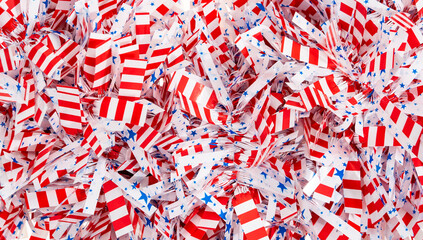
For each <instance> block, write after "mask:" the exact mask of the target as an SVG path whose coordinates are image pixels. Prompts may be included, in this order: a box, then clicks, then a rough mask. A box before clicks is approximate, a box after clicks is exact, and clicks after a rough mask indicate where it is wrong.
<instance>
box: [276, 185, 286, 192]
mask: <svg viewBox="0 0 423 240" xmlns="http://www.w3.org/2000/svg"><path fill="white" fill-rule="evenodd" d="M278 188H280V189H281V190H282V192H283V191H284V190H286V189H288V188H286V187H285V185H283V184H282V183H279V185H278Z"/></svg>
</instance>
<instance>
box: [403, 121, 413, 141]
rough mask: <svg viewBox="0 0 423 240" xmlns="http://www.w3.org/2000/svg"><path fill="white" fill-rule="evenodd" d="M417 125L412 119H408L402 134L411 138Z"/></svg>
mask: <svg viewBox="0 0 423 240" xmlns="http://www.w3.org/2000/svg"><path fill="white" fill-rule="evenodd" d="M415 124H416V123H415V122H414V121H413V120H411V118H409V117H407V120H406V121H405V124H404V128H403V129H402V132H403V133H404V134H405V136H407V137H410V134H411V131H412V130H413V127H414V125H415Z"/></svg>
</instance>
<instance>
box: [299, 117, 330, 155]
mask: <svg viewBox="0 0 423 240" xmlns="http://www.w3.org/2000/svg"><path fill="white" fill-rule="evenodd" d="M325 125H326V124H319V123H317V122H314V121H313V120H312V119H310V118H306V119H304V137H305V139H306V143H307V146H308V148H309V153H310V158H311V159H313V160H315V161H319V159H320V158H321V157H323V155H324V154H325V153H326V152H327V151H328V148H329V141H330V136H329V128H328V127H327V126H325Z"/></svg>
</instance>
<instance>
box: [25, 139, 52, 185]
mask: <svg viewBox="0 0 423 240" xmlns="http://www.w3.org/2000/svg"><path fill="white" fill-rule="evenodd" d="M55 142H56V140H55V139H52V140H50V141H48V142H47V145H45V147H44V148H43V149H42V150H41V151H40V152H39V153H38V154H37V158H36V159H35V161H34V168H33V169H32V173H31V177H30V179H29V182H32V181H33V180H34V179H35V178H37V177H38V176H40V175H41V174H42V173H43V171H44V169H45V167H46V164H47V160H48V157H49V156H50V153H51V152H52V149H53V145H54V143H55Z"/></svg>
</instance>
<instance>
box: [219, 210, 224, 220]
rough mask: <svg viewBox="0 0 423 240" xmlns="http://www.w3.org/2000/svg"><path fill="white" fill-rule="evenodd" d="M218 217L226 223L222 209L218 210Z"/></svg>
mask: <svg viewBox="0 0 423 240" xmlns="http://www.w3.org/2000/svg"><path fill="white" fill-rule="evenodd" d="M219 217H220V218H222V219H223V220H225V221H226V212H224V211H222V209H220V213H219Z"/></svg>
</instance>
